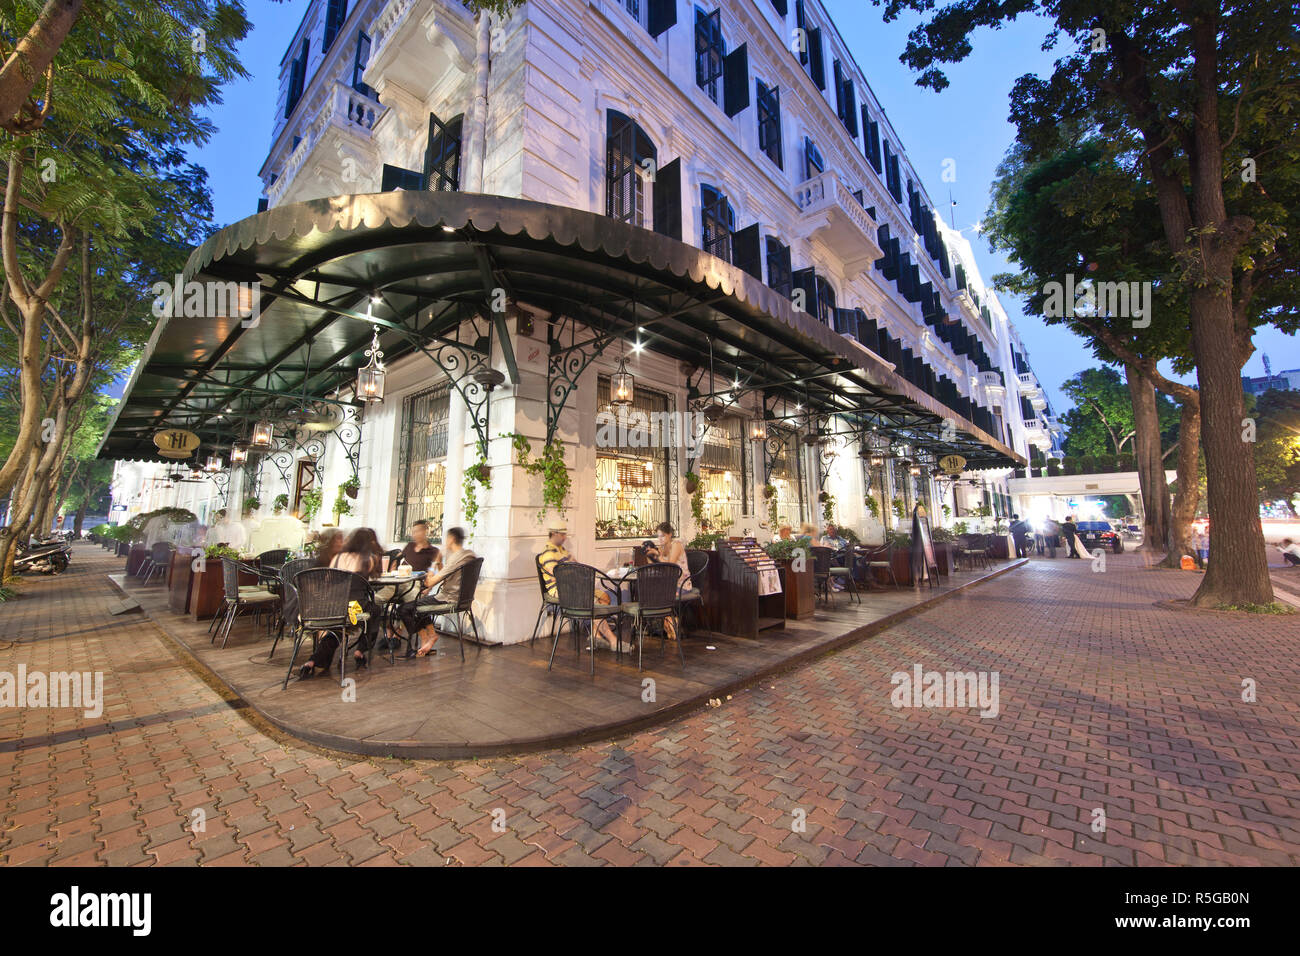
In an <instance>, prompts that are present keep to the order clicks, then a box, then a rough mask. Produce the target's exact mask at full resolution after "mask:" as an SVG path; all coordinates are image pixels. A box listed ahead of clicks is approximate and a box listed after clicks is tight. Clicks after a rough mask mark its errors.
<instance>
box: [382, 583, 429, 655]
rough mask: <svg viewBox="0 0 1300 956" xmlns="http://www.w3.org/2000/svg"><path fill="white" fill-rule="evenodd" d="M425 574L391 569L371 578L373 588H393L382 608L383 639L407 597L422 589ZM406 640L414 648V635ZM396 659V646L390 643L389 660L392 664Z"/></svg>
mask: <svg viewBox="0 0 1300 956" xmlns="http://www.w3.org/2000/svg"><path fill="white" fill-rule="evenodd" d="M424 575H425V572H424V571H412V572H410V573H405V574H404V573H398V572H396V571H390V572H388V573H386V574H381V575H380V576H379V577H377V578H371V579H370V585H371V587H373V588H386V587H391V588H393V596H392V597H390V598H389V599H388V600H387V601H385V602H384V606H383V607H382V608H381V609H380V619H381V629H380V634H382V636H383V637H382V639H383V640H387V639H388V638H389V633H388V632H389V627H390V625H391V624H392V622H393V617H394V615H395V614H396V612H397V609H398V608H399V607H401V606H402V604H404V603H405V602H406V599H407V597H408V596H409V595H410V594H411V592H412V591H418V590H419V589H420V587H421V585H422V584H423V582H424ZM406 640H407V649H408V650H410V649H413V643H412V642H413V641H414V640H415V638H414V635H411V634H408V635H407V636H406ZM395 661H396V651H395V648H394V647H393V646H392V645H391V644H390V645H389V647H388V662H389V663H390V664H392V663H394V662H395Z"/></svg>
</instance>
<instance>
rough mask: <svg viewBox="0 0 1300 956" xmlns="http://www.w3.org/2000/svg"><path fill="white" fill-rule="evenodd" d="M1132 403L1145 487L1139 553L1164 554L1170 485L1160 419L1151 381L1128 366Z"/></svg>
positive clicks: (1136, 448)
mask: <svg viewBox="0 0 1300 956" xmlns="http://www.w3.org/2000/svg"><path fill="white" fill-rule="evenodd" d="M1124 373H1125V377H1126V378H1127V380H1128V392H1129V398H1130V400H1131V401H1132V403H1133V425H1134V435H1133V439H1134V451H1135V453H1136V454H1135V455H1134V457H1135V459H1136V461H1137V472H1138V482H1139V484H1140V485H1141V488H1142V544H1141V546H1140V547H1139V548H1138V550H1139V551H1163V550H1164V548H1165V542H1166V538H1168V536H1169V484H1168V482H1166V481H1165V466H1164V462H1163V461H1162V459H1161V455H1160V416H1159V413H1158V412H1157V411H1156V390H1155V386H1154V385H1153V384H1152V382H1151V379H1149V378H1147V376H1146V375H1144V374H1142V371H1141V370H1140V369H1138V368H1136V367H1135V366H1133V365H1130V364H1128V363H1125V365H1124Z"/></svg>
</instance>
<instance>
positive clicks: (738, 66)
mask: <svg viewBox="0 0 1300 956" xmlns="http://www.w3.org/2000/svg"><path fill="white" fill-rule="evenodd" d="M747 46H748V44H745V43H742V44H741V45H740V46H738V47H736V49H734V50H732V51H731V52H730V53H728V54H727V55H726V57H724V58H723V60H722V104H723V105H722V109H723V112H725V113H726V114H727V115H728V116H735V115H736V114H737V113H739V112H740V111H741V110H743V109H745V108H746V107H747V106H749V51H748V50H747V49H746V47H747Z"/></svg>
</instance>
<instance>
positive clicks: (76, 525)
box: [72, 498, 86, 538]
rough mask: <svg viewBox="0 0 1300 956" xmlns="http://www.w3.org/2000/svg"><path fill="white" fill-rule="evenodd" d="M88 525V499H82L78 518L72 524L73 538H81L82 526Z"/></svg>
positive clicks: (78, 509)
mask: <svg viewBox="0 0 1300 956" xmlns="http://www.w3.org/2000/svg"><path fill="white" fill-rule="evenodd" d="M85 523H86V499H85V498H83V499H81V506H80V507H78V508H77V517H76V518H75V519H73V522H72V536H73V537H74V538H80V537H81V526H82V525H83V524H85Z"/></svg>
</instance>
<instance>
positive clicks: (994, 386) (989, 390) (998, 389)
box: [980, 372, 1007, 401]
mask: <svg viewBox="0 0 1300 956" xmlns="http://www.w3.org/2000/svg"><path fill="white" fill-rule="evenodd" d="M980 384H981V385H982V386H984V394H986V395H988V397H989V398H991V399H993V400H995V401H998V400H1001V398H1002V397H1003V396H1004V395H1006V394H1007V386H1006V383H1005V382H1003V381H1002V373H1001V372H980Z"/></svg>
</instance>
